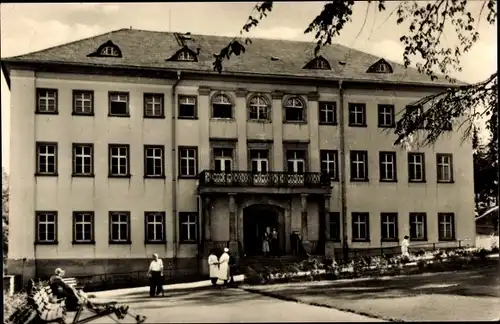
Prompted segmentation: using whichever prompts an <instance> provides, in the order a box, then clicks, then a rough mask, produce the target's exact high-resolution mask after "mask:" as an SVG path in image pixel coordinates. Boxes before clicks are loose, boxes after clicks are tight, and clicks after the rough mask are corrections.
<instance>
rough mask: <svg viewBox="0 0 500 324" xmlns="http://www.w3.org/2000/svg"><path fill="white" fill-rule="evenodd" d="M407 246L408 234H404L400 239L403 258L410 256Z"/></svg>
mask: <svg viewBox="0 0 500 324" xmlns="http://www.w3.org/2000/svg"><path fill="white" fill-rule="evenodd" d="M409 247H410V238H409V237H408V235H406V236H405V237H404V238H403V240H402V241H401V256H402V257H404V258H409V257H410V252H409Z"/></svg>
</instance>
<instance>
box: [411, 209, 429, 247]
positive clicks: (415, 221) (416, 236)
mask: <svg viewBox="0 0 500 324" xmlns="http://www.w3.org/2000/svg"><path fill="white" fill-rule="evenodd" d="M410 240H414V241H427V215H426V214H425V213H410Z"/></svg>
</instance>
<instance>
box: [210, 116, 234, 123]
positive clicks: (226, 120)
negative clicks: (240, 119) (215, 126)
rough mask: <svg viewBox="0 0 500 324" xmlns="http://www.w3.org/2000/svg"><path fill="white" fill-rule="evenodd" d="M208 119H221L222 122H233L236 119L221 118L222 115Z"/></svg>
mask: <svg viewBox="0 0 500 324" xmlns="http://www.w3.org/2000/svg"><path fill="white" fill-rule="evenodd" d="M210 120H212V121H223V122H234V121H236V120H235V119H234V118H232V117H231V118H222V117H211V118H210Z"/></svg>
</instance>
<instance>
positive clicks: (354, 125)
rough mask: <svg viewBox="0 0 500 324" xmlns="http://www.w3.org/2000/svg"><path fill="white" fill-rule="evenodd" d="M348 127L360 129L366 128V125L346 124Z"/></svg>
mask: <svg viewBox="0 0 500 324" xmlns="http://www.w3.org/2000/svg"><path fill="white" fill-rule="evenodd" d="M348 126H349V127H361V128H363V127H365V128H366V127H368V126H367V125H366V124H348Z"/></svg>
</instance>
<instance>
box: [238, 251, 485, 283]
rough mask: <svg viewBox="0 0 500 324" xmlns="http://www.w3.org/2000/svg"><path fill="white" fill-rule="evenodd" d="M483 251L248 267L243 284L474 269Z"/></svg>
mask: <svg viewBox="0 0 500 324" xmlns="http://www.w3.org/2000/svg"><path fill="white" fill-rule="evenodd" d="M491 252H492V251H487V250H485V249H481V250H478V249H474V248H464V249H456V250H452V251H442V250H436V251H432V252H425V251H419V252H417V253H416V254H415V255H410V256H409V257H402V256H395V257H391V258H388V257H385V256H382V257H368V258H360V259H357V260H353V261H351V262H349V263H346V264H342V263H337V262H336V261H334V260H325V261H324V262H320V261H319V260H317V259H313V258H311V259H309V260H304V261H302V262H300V263H296V264H292V265H281V266H278V267H262V268H260V269H259V268H252V267H250V266H249V267H247V268H246V271H245V273H244V274H245V283H247V284H270V283H278V282H296V281H304V280H335V279H352V278H360V277H373V276H375V277H376V276H391V275H392V276H394V275H402V274H415V273H422V272H437V271H450V270H460V269H463V268H466V267H468V266H477V265H481V264H485V263H487V262H488V254H491Z"/></svg>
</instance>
